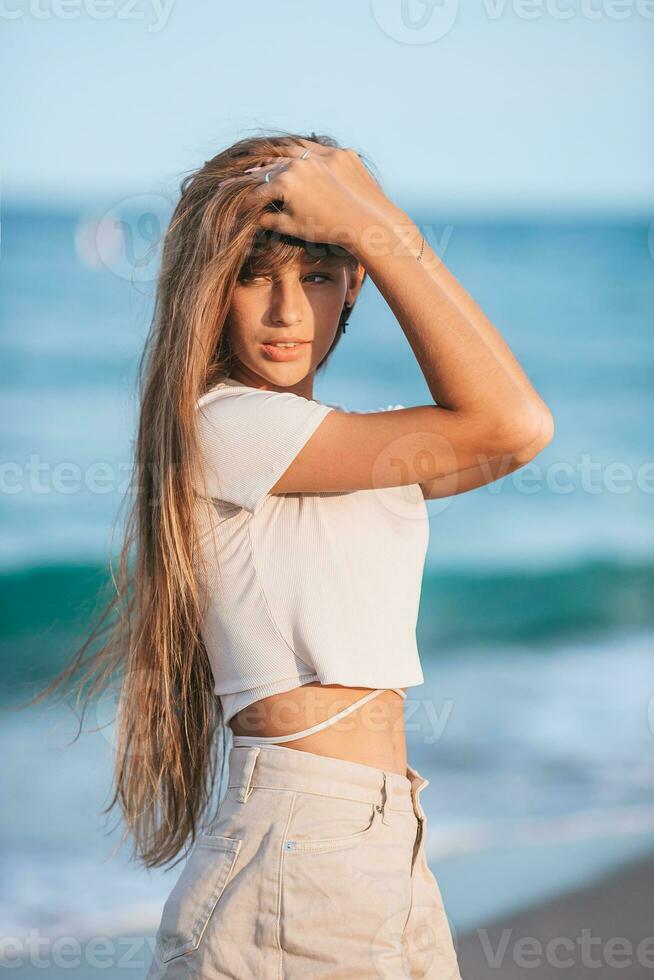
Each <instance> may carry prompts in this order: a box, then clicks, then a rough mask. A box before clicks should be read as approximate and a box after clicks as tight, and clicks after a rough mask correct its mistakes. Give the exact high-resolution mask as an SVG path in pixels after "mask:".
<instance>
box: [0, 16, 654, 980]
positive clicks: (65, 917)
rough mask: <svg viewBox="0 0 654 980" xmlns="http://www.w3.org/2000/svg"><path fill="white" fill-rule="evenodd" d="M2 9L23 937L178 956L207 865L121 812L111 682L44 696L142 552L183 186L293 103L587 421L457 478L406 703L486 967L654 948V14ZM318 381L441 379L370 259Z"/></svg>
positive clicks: (38, 965) (433, 508)
mask: <svg viewBox="0 0 654 980" xmlns="http://www.w3.org/2000/svg"><path fill="white" fill-rule="evenodd" d="M0 20H2V21H3V23H2V28H3V30H2V34H3V36H4V44H3V48H4V50H3V59H2V66H1V68H0V72H1V73H2V77H3V81H4V88H5V91H6V92H7V93H8V95H9V97H8V98H7V99H5V101H4V107H3V108H2V110H1V113H2V129H3V133H4V141H3V143H4V146H3V151H2V211H1V219H2V228H1V230H2V235H1V243H0V249H1V260H0V280H1V283H2V293H1V316H2V321H1V322H2V328H1V329H2V333H1V337H0V372H1V376H2V386H1V391H0V407H1V412H0V431H1V445H2V469H1V472H2V491H3V492H2V494H0V522H1V524H0V526H1V528H2V536H1V545H0V546H1V551H0V561H1V567H0V582H1V596H0V609H1V618H2V638H1V640H0V692H1V697H2V705H3V710H2V714H1V716H0V742H1V747H2V753H3V760H4V761H3V766H4V773H3V779H2V793H3V797H4V799H3V805H2V828H1V838H0V853H1V855H2V866H3V869H4V870H3V874H2V876H1V878H0V919H1V921H2V922H3V929H2V933H3V936H2V940H1V942H2V955H3V957H4V959H3V964H4V965H6V964H10V965H11V966H12V967H13V968H14V975H19V976H21V977H28V976H32V975H34V976H37V975H38V976H41V977H43V976H44V975H46V976H53V977H55V976H60V975H61V976H71V975H73V976H80V977H95V976H96V975H99V974H100V972H102V975H103V976H104V977H117V976H123V975H124V970H125V969H128V968H129V969H131V972H130V973H129V976H132V977H140V976H144V975H145V971H146V967H147V964H148V962H149V958H150V955H151V949H152V945H151V941H152V936H153V934H154V931H155V930H156V927H157V925H158V920H159V916H160V912H161V906H162V902H163V900H164V897H165V895H166V894H167V893H168V891H169V890H170V888H171V887H172V883H173V881H174V878H175V877H177V875H178V874H179V871H180V866H179V865H177V866H176V867H175V868H173V869H172V870H168V871H166V870H163V869H157V870H154V871H146V870H144V869H142V868H141V867H139V866H137V865H136V864H135V863H134V862H131V861H130V851H129V846H128V845H127V844H122V845H121V830H122V828H121V827H120V825H119V822H118V816H117V812H116V811H115V810H114V811H113V814H112V816H111V818H106V817H104V816H102V815H101V812H100V811H101V809H102V808H103V807H104V806H106V804H107V803H108V802H109V799H110V780H111V761H112V748H113V737H114V733H113V729H112V726H111V719H112V717H113V710H114V708H115V705H114V704H113V700H112V698H111V696H109V695H108V696H107V697H105V698H103V699H101V700H100V701H99V702H98V704H97V707H96V708H95V709H94V711H93V712H92V713H91V717H90V718H89V717H88V716H87V721H86V725H85V727H86V728H89V727H94V728H97V729H98V730H97V731H94V732H92V731H89V732H88V733H86V734H84V735H82V736H81V737H80V738H79V739H78V740H77V741H73V737H74V735H75V733H76V731H77V717H76V715H75V712H74V711H72V710H70V709H68V710H65V709H63V708H61V707H57V706H55V705H50V706H44V705H41V706H40V707H38V708H35V709H31V710H20V711H16V710H12V709H13V708H15V706H16V703H17V702H19V701H21V700H24V699H26V698H27V696H28V695H29V694H30V693H32V692H33V691H34V690H35V689H36V688H35V685H36V686H39V685H44V684H45V683H46V681H47V680H48V679H49V678H50V677H51V676H52V675H53V673H54V672H55V671H56V670H57V669H58V668H59V667H61V666H62V665H63V664H64V663H65V662H66V661H67V659H68V657H69V656H70V655H71V654H72V652H73V650H74V649H75V648H76V645H77V644H78V643H79V642H80V641H81V640H82V639H83V638H84V637H85V628H86V626H87V625H88V623H89V622H90V617H91V615H92V613H93V611H94V610H95V609H96V607H97V605H98V592H99V589H100V588H102V587H104V585H105V584H106V582H107V576H108V561H109V557H110V556H112V555H113V556H115V555H116V554H117V551H118V547H119V545H120V529H121V519H120V516H119V513H124V510H125V503H124V502H123V501H124V498H125V495H126V494H129V475H130V464H131V453H132V446H133V438H134V434H135V425H136V407H137V402H136V394H135V378H136V368H137V362H138V358H139V356H140V353H141V350H142V347H143V342H144V339H145V335H146V332H147V329H148V325H149V319H150V314H151V309H152V296H153V288H154V281H155V277H156V272H157V257H158V251H157V242H158V240H159V238H160V236H161V234H162V232H163V230H164V229H165V226H166V222H167V220H168V216H169V214H170V210H171V207H172V206H173V204H174V202H175V200H176V196H177V194H178V188H179V183H180V180H181V179H182V177H183V176H184V174H185V173H186V172H187V171H189V170H191V169H193V168H195V167H196V166H198V165H199V164H201V163H202V162H203V161H204V160H206V159H208V158H209V157H210V156H213V155H214V154H215V153H216V152H217V151H218V150H219V149H222V148H223V147H225V146H227V145H228V144H229V143H231V142H233V141H235V140H236V139H240V138H242V137H244V136H247V135H253V134H255V133H256V132H258V131H260V130H265V129H268V128H273V129H274V128H276V127H283V128H285V129H289V130H293V131H297V132H306V133H308V132H310V131H312V130H313V131H315V132H317V133H326V134H329V135H332V136H334V137H336V139H338V140H339V142H340V143H341V145H345V146H352V147H354V148H355V149H357V150H358V151H359V152H361V153H364V154H365V155H366V156H367V157H368V158H369V159H370V160H372V162H373V163H374V165H375V167H376V170H377V172H378V174H379V176H380V178H381V180H382V183H383V186H384V189H385V191H386V193H387V194H388V195H389V197H391V198H392V199H393V200H394V201H395V202H396V203H397V204H399V205H400V206H401V207H403V208H404V209H405V210H406V211H407V212H408V213H409V214H410V215H411V217H412V218H413V220H414V221H416V223H418V224H419V225H420V226H421V228H422V230H423V231H424V233H425V234H426V235H427V236H428V238H429V241H430V243H431V245H432V247H433V248H434V249H435V250H436V251H437V252H438V253H439V254H440V255H441V256H442V258H443V259H444V261H445V263H446V264H447V265H448V267H449V268H450V269H451V270H452V271H453V272H454V274H455V275H456V276H457V277H458V278H459V279H460V280H461V282H462V283H463V284H464V285H465V286H466V288H467V289H468V290H469V291H470V292H471V293H472V295H473V296H474V297H475V299H476V300H477V301H478V302H479V303H480V305H481V306H482V308H483V309H484V311H485V312H486V313H487V314H488V316H489V317H490V318H491V320H492V321H493V322H494V324H495V325H496V326H497V327H498V328H499V330H500V331H501V332H502V334H503V336H504V337H505V338H506V339H507V340H508V342H509V344H510V345H511V347H512V349H513V350H514V352H515V353H516V355H517V356H518V358H519V360H520V361H521V363H522V364H523V365H524V367H525V369H526V370H527V373H528V374H529V376H530V378H531V379H532V382H533V383H534V385H535V387H536V388H537V390H538V391H539V392H540V394H541V395H542V396H543V397H544V399H545V400H546V401H547V403H548V404H549V406H550V407H551V409H552V412H553V415H554V418H555V423H556V435H555V438H554V440H553V442H552V443H551V444H550V445H549V446H548V447H547V449H546V450H545V451H544V452H543V453H542V454H541V455H540V456H539V457H537V459H536V460H535V461H534V462H533V463H532V464H530V465H529V466H527V467H525V468H523V469H522V470H520V471H518V472H517V473H514V474H511V475H509V476H507V477H505V478H504V479H502V480H499V481H497V482H496V483H494V484H491V485H489V486H487V487H483V488H480V489H478V490H475V491H472V492H469V493H467V494H464V495H461V496H458V497H457V496H455V497H450V498H448V499H445V500H439V501H430V502H429V504H428V507H429V511H430V547H429V555H428V562H427V568H426V571H425V578H424V585H423V592H422V598H421V608H420V621H419V627H418V639H419V644H420V649H421V653H422V658H423V666H424V672H425V678H426V680H425V685H424V686H423V687H420V688H416V689H413V691H409V698H410V699H413V700H414V702H415V707H416V708H417V710H413V712H412V714H411V717H410V718H409V717H407V729H408V738H409V752H410V758H411V760H412V762H413V764H414V765H415V766H417V768H419V769H420V770H421V771H422V772H423V773H424V774H425V775H427V776H428V778H429V779H430V785H429V786H428V787H427V789H426V790H425V791H424V792H423V794H422V800H423V804H424V805H425V807H426V810H427V813H428V818H429V826H428V838H427V847H428V855H429V860H430V866H431V868H432V870H433V871H434V873H435V874H436V876H437V878H438V881H439V883H440V885H441V891H442V893H443V897H444V900H445V906H446V909H447V911H448V913H449V917H450V922H451V926H452V931H453V933H454V935H455V938H456V941H457V944H458V946H459V953H460V958H461V964H462V972H463V974H464V976H465V977H466V980H473V978H476V977H484V976H487V975H488V976H495V977H497V976H498V975H500V976H502V977H507V978H509V977H514V976H515V977H518V976H526V975H527V974H529V975H530V976H532V977H533V976H538V977H541V976H542V977H545V976H560V973H561V969H563V968H564V967H563V966H561V963H562V962H563V963H564V962H565V961H566V959H569V960H570V962H568V964H567V966H566V967H565V968H566V969H567V970H568V975H574V976H575V977H580V976H586V974H587V973H588V975H592V976H594V977H596V978H597V977H609V976H614V974H615V973H616V972H617V971H618V970H619V971H620V974H621V976H623V977H624V976H628V977H636V976H641V975H642V976H645V975H647V976H649V975H651V970H652V968H654V940H651V938H650V945H649V946H647V945H644V940H646V939H647V937H652V936H653V935H654V921H653V920H652V917H651V909H652V907H653V906H654V873H652V870H651V869H652V864H650V862H651V861H652V860H654V769H653V766H652V763H653V745H654V741H653V739H654V700H653V695H654V664H653V662H652V637H653V630H654V604H653V599H654V565H653V559H652V546H653V544H654V523H653V521H652V495H653V493H654V456H653V445H652V443H653V426H652V399H651V389H652V381H653V374H652V368H653V365H654V344H653V340H652V309H653V307H654V226H653V225H652V219H653V218H654V194H653V187H652V166H651V162H652V150H653V148H654V146H653V143H654V140H653V130H652V125H651V112H652V92H654V85H653V84H652V82H653V80H654V78H653V76H654V63H653V61H652V58H651V52H652V40H653V38H654V8H652V7H651V5H648V4H647V3H646V2H645V0H638V2H636V0H633V2H630V0H620V2H618V0H592V2H591V0H556V2H552V0H542V2H541V0H529V2H527V0H522V2H519V0H479V2H477V0H466V3H465V4H461V5H460V4H459V3H458V2H456V0H441V2H438V3H431V2H430V3H427V2H422V0H371V2H361V3H347V2H345V0H331V2H330V3H326V2H323V3H312V4H308V3H301V2H297V0H296V2H294V0H277V2H276V3H273V4H263V3H260V4H254V5H248V6H247V7H246V6H244V5H238V4H221V5H217V4H215V5H210V4H204V3H201V2H199V0H186V2H185V3H181V2H176V0H136V2H130V3H127V2H126V0H104V2H103V3H102V4H101V3H100V2H99V0H66V2H65V3H64V2H63V0H40V3H39V4H38V5H37V4H35V3H33V2H32V0H14V2H13V4H12V5H4V6H3V8H2V10H1V11H0ZM315 395H316V397H317V398H319V399H321V400H325V401H333V402H337V403H341V404H343V405H345V406H346V407H348V408H351V409H356V410H371V409H373V410H374V409H378V408H380V407H382V406H386V405H388V404H390V403H392V404H398V403H399V404H404V405H411V404H421V403H424V402H425V401H428V400H430V396H429V392H428V389H427V386H426V384H425V381H424V378H423V377H422V374H421V372H420V370H419V368H418V365H417V363H416V362H415V360H414V358H413V355H412V353H411V350H410V348H409V346H408V344H407V342H406V339H405V337H404V335H403V333H402V330H401V328H400V327H399V325H398V324H397V322H396V321H395V319H394V317H393V315H392V314H391V312H390V310H389V309H388V308H387V306H386V304H385V302H384V301H383V299H382V298H381V296H380V294H379V293H378V292H377V290H376V288H375V286H374V284H373V283H372V282H370V281H368V282H367V283H366V284H365V286H364V289H363V292H362V295H361V299H360V301H359V303H358V304H357V309H356V312H355V314H354V316H353V318H352V320H351V321H350V326H349V327H348V331H347V334H346V337H345V338H344V339H343V341H342V342H341V344H340V346H339V349H338V351H337V352H336V354H335V355H334V356H333V358H332V359H331V362H330V363H329V365H328V367H327V369H326V370H325V371H324V372H323V373H322V374H321V375H320V376H319V380H318V382H317V385H316V389H315ZM121 504H122V506H121ZM119 508H120V509H121V510H120V512H119ZM427 705H429V706H431V707H430V709H429V710H426V706H427ZM648 910H649V911H648ZM507 924H508V926H509V928H510V929H511V930H512V931H511V933H510V942H508V943H507V945H505V946H503V947H501V946H500V941H499V938H498V937H499V936H500V935H501V928H500V927H503V926H504V925H507ZM487 927H490V931H489V932H486V931H485V930H486V929H487ZM584 929H591V930H592V933H593V936H594V937H598V943H596V944H595V945H593V946H592V950H593V952H592V956H593V957H594V959H595V961H596V962H595V965H592V964H591V965H589V964H588V962H587V959H586V958H585V955H584V952H583V950H584V946H583V942H582V941H581V939H580V936H582V933H583V930H584ZM493 930H494V931H493ZM647 930H649V931H647ZM64 937H65V938H64ZM525 937H536V939H537V940H538V941H540V942H541V950H540V959H539V954H538V953H537V952H536V953H534V950H533V948H531V949H530V951H529V955H526V954H525V953H524V950H523V949H522V947H520V945H519V943H520V940H524V939H525ZM552 937H554V938H555V939H558V940H560V941H561V942H560V943H559V946H556V947H555V952H554V953H552V948H553V947H551V946H550V947H547V946H546V945H545V943H546V941H547V940H548V939H551V938H552ZM620 937H621V938H622V939H623V940H624V942H626V943H630V944H631V945H630V949H631V952H630V953H629V952H628V951H627V952H625V951H624V950H623V951H622V954H621V955H618V954H617V953H616V949H615V941H616V938H620ZM99 939H100V940H102V941H101V942H99V941H98V940H99ZM485 940H486V942H485V944H484V941H485ZM53 941H54V945H50V944H51V943H52V942H53ZM77 944H79V945H77ZM559 947H560V948H559ZM648 956H649V959H648ZM493 957H495V958H493ZM627 961H628V962H627ZM616 963H617V964H618V965H616ZM525 964H526V965H525Z"/></svg>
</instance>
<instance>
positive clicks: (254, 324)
mask: <svg viewBox="0 0 654 980" xmlns="http://www.w3.org/2000/svg"><path fill="white" fill-rule="evenodd" d="M363 275H364V268H363V266H362V265H360V264H359V265H358V266H357V267H356V268H354V269H352V268H351V267H349V266H346V265H345V264H344V263H343V261H342V259H341V260H339V259H338V258H337V257H335V256H334V257H330V256H327V257H324V258H322V259H320V261H319V262H316V260H315V259H313V258H311V257H310V256H307V255H306V254H303V253H301V254H300V256H298V258H297V259H296V260H295V262H294V263H293V264H291V265H290V266H287V267H286V268H284V269H282V270H281V271H279V272H275V273H271V274H270V275H266V276H256V277H254V278H252V279H248V280H245V281H242V280H239V282H238V283H237V285H236V288H235V290H234V294H233V298H232V304H231V307H230V311H229V316H228V317H227V322H226V324H225V329H226V330H228V331H229V340H230V346H231V349H232V352H233V361H232V365H233V366H232V370H231V372H230V374H231V377H233V378H235V379H236V380H237V381H242V382H243V383H245V384H248V383H250V382H252V383H253V385H254V386H255V387H261V385H262V383H266V384H267V386H269V387H272V388H275V387H277V388H284V389H288V388H293V387H294V386H298V385H299V386H300V387H301V388H302V389H306V390H307V391H308V392H309V397H310V392H311V385H312V383H313V374H314V372H315V370H316V368H317V366H318V364H319V363H320V362H321V361H322V359H323V358H324V356H325V355H326V353H327V351H328V350H329V348H330V347H331V344H332V342H333V340H334V337H335V336H336V331H337V329H338V323H339V318H340V316H341V313H342V311H343V307H344V305H345V303H350V304H352V303H354V300H355V298H356V296H357V294H358V292H359V289H360V288H361V283H362V280H363ZM285 344H292V346H284V345H285ZM304 379H307V384H305V385H302V384H301V382H302V381H303V380H304ZM307 386H308V387H307Z"/></svg>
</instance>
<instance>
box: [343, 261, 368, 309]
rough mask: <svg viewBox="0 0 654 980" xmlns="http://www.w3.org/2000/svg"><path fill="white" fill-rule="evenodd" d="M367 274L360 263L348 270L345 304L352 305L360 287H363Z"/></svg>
mask: <svg viewBox="0 0 654 980" xmlns="http://www.w3.org/2000/svg"><path fill="white" fill-rule="evenodd" d="M367 275H368V272H367V270H366V268H365V266H363V265H362V264H361V263H360V262H357V264H356V266H354V268H352V269H350V270H349V271H348V274H347V297H346V299H347V302H348V303H354V301H355V300H356V298H357V296H358V295H359V293H360V292H361V287H362V286H363V284H364V282H365V280H366V276H367Z"/></svg>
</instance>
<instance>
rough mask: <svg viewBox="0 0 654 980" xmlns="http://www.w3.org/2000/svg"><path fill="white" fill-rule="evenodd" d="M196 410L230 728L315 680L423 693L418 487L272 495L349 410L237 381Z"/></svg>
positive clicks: (209, 581)
mask: <svg viewBox="0 0 654 980" xmlns="http://www.w3.org/2000/svg"><path fill="white" fill-rule="evenodd" d="M197 405H198V427H199V436H200V444H201V447H202V451H201V460H200V466H201V467H202V468H203V469H204V474H205V477H206V481H207V493H208V499H207V498H205V497H203V495H202V486H201V484H198V485H197V490H198V498H197V503H198V507H197V514H198V521H199V533H200V542H201V551H202V559H203V562H204V566H205V569H206V575H203V574H200V579H199V581H200V586H201V589H202V592H203V597H204V600H205V603H206V604H205V611H204V614H203V620H202V624H201V635H202V639H203V641H204V643H205V645H206V648H207V653H208V656H209V660H210V663H211V668H212V671H213V677H214V681H215V687H214V691H215V693H216V694H217V695H219V697H220V699H221V704H222V708H223V720H224V723H225V724H227V723H228V722H229V721H230V719H231V718H232V717H233V716H234V715H235V714H236V713H237V712H238V711H240V710H241V709H242V708H244V707H246V706H247V705H248V704H251V703H253V702H255V701H258V700H259V699H261V698H264V697H267V696H269V695H271V694H278V693H281V692H283V691H288V690H291V689H293V688H296V687H300V686H301V685H303V684H307V683H309V682H312V681H319V682H321V683H323V684H337V685H344V686H348V687H374V688H390V687H398V688H403V687H410V686H413V685H417V684H422V683H423V681H424V676H423V672H422V668H421V664H420V657H419V653H418V648H417V643H416V623H417V617H418V607H419V602H420V592H421V586H422V575H423V570H424V562H425V557H426V551H427V544H428V539H429V520H428V512H427V507H426V503H425V500H424V498H423V494H422V489H421V487H420V485H419V484H417V483H416V484H412V485H410V486H403V487H387V488H382V489H373V490H355V491H347V492H315V493H285V494H270V490H271V488H272V487H273V486H274V485H275V484H276V482H277V480H278V479H279V478H280V476H281V475H282V473H284V471H285V470H286V469H287V468H288V466H289V465H290V463H291V462H292V460H293V459H294V458H295V456H296V455H297V453H298V452H299V451H300V449H301V448H302V447H303V446H304V444H305V443H306V442H307V441H308V440H309V438H310V436H311V435H312V434H313V433H314V432H315V430H316V429H317V428H318V426H319V425H320V423H321V422H322V420H323V419H324V418H325V417H326V416H327V415H328V414H329V412H331V411H334V410H336V409H338V410H344V409H342V408H341V406H335V405H331V404H326V403H322V402H319V401H317V400H316V399H308V398H304V397H302V396H300V395H296V394H294V393H293V392H277V391H265V390H262V389H260V388H252V387H250V386H248V385H244V384H242V383H241V382H239V381H235V380H234V379H231V378H228V379H226V380H225V381H221V382H220V383H219V384H217V385H216V386H215V387H214V388H212V389H211V390H210V391H209V392H207V393H206V394H205V395H203V396H202V397H201V398H200V399H199V400H198V403H197ZM389 407H390V406H389Z"/></svg>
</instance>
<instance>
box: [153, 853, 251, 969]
mask: <svg viewBox="0 0 654 980" xmlns="http://www.w3.org/2000/svg"><path fill="white" fill-rule="evenodd" d="M241 844H242V841H241V840H237V839H235V838H232V837H219V836H217V835H213V834H199V835H198V836H197V838H196V841H195V844H194V846H193V849H192V850H191V853H190V855H189V857H188V860H187V862H186V864H185V866H184V869H183V871H182V873H181V875H180V876H179V878H178V879H177V882H176V883H175V885H174V887H173V890H172V891H171V893H170V895H169V896H168V898H167V900H166V902H165V904H164V907H163V911H162V914H161V923H160V926H159V931H158V932H157V936H156V947H157V953H158V958H159V959H160V960H161V961H163V962H164V963H165V962H167V961H168V960H172V959H173V958H174V957H175V956H182V955H184V953H189V952H191V951H192V950H194V949H197V948H198V946H199V945H200V942H201V940H202V936H203V934H204V931H205V929H206V927H207V924H208V922H209V919H210V918H211V915H212V913H213V911H214V909H215V908H216V905H217V904H218V901H219V899H220V896H221V895H222V893H223V891H224V889H225V886H226V884H227V882H228V880H229V878H230V875H231V873H232V871H233V869H234V865H235V863H236V858H237V857H238V853H239V851H240V849H241Z"/></svg>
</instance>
